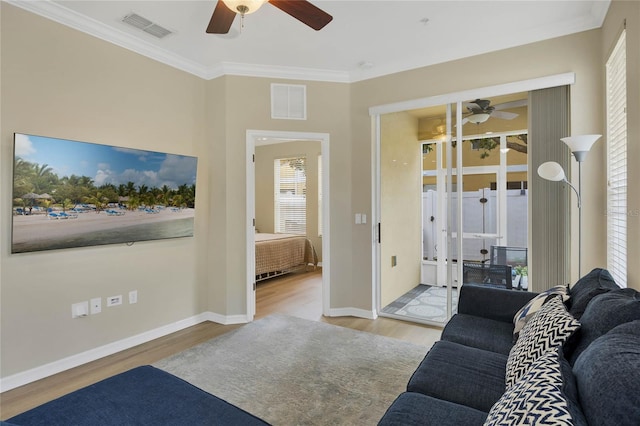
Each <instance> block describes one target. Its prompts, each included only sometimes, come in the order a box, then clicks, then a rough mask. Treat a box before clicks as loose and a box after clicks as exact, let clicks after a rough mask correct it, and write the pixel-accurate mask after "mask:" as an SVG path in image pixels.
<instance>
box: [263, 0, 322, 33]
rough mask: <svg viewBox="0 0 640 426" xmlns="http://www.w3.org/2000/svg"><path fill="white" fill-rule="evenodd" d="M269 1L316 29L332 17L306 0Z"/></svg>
mask: <svg viewBox="0 0 640 426" xmlns="http://www.w3.org/2000/svg"><path fill="white" fill-rule="evenodd" d="M269 3H271V4H272V5H274V6H275V7H277V8H278V9H280V10H282V11H283V12H286V13H288V14H289V15H291V16H293V17H294V18H296V19H297V20H298V21H300V22H302V23H303V24H305V25H308V26H309V27H311V28H313V29H314V30H316V31H318V30H321V29H322V28H324V26H325V25H327V24H328V23H329V22H331V20H332V19H333V16H331V15H329V14H328V13H327V12H325V11H324V10H322V9H320V8H318V7H316V6H314V5H313V4H311V3H309V2H308V1H306V0H269Z"/></svg>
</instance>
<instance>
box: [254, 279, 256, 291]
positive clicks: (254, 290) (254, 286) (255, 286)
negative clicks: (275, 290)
mask: <svg viewBox="0 0 640 426" xmlns="http://www.w3.org/2000/svg"><path fill="white" fill-rule="evenodd" d="M253 291H256V282H255V281H254V282H253Z"/></svg>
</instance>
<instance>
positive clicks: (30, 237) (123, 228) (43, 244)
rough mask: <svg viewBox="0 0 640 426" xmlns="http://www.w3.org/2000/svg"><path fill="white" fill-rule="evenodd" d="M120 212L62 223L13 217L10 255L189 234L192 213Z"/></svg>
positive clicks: (85, 215)
mask: <svg viewBox="0 0 640 426" xmlns="http://www.w3.org/2000/svg"><path fill="white" fill-rule="evenodd" d="M121 212H123V213H124V214H121V215H108V214H107V213H106V212H105V211H101V212H100V213H96V212H92V211H90V212H86V213H77V214H76V213H74V214H73V216H74V217H70V218H66V219H53V218H50V217H49V216H47V215H45V214H34V215H27V216H23V215H15V216H13V238H12V241H13V245H12V247H13V250H12V251H13V252H14V253H16V252H26V251H38V250H48V249H55V248H67V247H77V246H89V245H99V244H111V243H117V242H120V243H125V242H130V241H139V240H149V239H155V238H172V237H182V236H191V235H192V234H193V218H194V212H195V210H194V209H190V208H187V209H180V210H172V209H170V208H166V209H162V210H159V211H158V213H146V212H144V211H125V210H122V211H121ZM56 213H59V212H56ZM68 214H69V215H71V214H72V213H71V212H68ZM76 216H77V217H76ZM178 224H182V225H178ZM189 228H190V229H189Z"/></svg>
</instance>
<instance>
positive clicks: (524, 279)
mask: <svg viewBox="0 0 640 426" xmlns="http://www.w3.org/2000/svg"><path fill="white" fill-rule="evenodd" d="M515 269H516V279H515V280H514V286H515V285H516V284H517V288H519V289H522V290H527V289H528V288H529V277H528V276H527V275H528V270H527V267H526V266H516V268H515Z"/></svg>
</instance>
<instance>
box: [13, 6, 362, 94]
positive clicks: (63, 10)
mask: <svg viewBox="0 0 640 426" xmlns="http://www.w3.org/2000/svg"><path fill="white" fill-rule="evenodd" d="M2 1H5V2H6V3H9V4H11V5H13V6H16V7H19V8H20V9H23V10H26V11H28V12H31V13H34V14H36V15H39V16H42V17H44V18H47V19H50V20H52V21H55V22H57V23H59V24H62V25H65V26H67V27H70V28H73V29H75V30H78V31H81V32H83V33H86V34H89V35H91V36H94V37H96V38H99V39H101V40H104V41H106V42H108V43H112V44H115V45H116V46H120V47H122V48H125V49H127V50H131V51H133V52H136V53H139V54H140V55H143V56H145V57H148V58H151V59H154V60H156V61H158V62H161V63H163V64H165V65H169V66H171V67H174V68H177V69H179V70H182V71H185V72H187V73H190V74H193V75H196V76H198V77H200V78H203V79H205V80H212V79H214V78H218V77H221V76H224V75H237V76H245V77H266V78H281V79H292V80H309V81H326V82H337V83H349V82H351V80H350V78H349V73H347V72H340V71H331V70H323V69H313V68H299V67H286V66H271V65H254V64H243V63H234V62H223V63H222V64H220V65H216V66H214V67H206V66H204V65H202V64H199V63H197V62H195V61H191V60H189V59H186V58H183V57H181V56H179V55H176V54H175V53H173V52H170V51H168V50H165V49H162V48H160V47H158V46H155V45H154V44H152V43H149V42H146V41H144V40H140V39H136V38H134V37H131V35H129V34H127V33H126V32H124V31H120V30H117V29H114V28H112V27H110V26H108V25H105V24H104V23H102V22H100V21H97V20H95V19H93V18H89V17H87V16H85V15H82V14H80V13H77V12H75V11H73V10H71V9H69V8H67V7H64V6H62V5H60V4H58V3H54V2H52V1H50V0H43V1H25V0H2Z"/></svg>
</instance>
